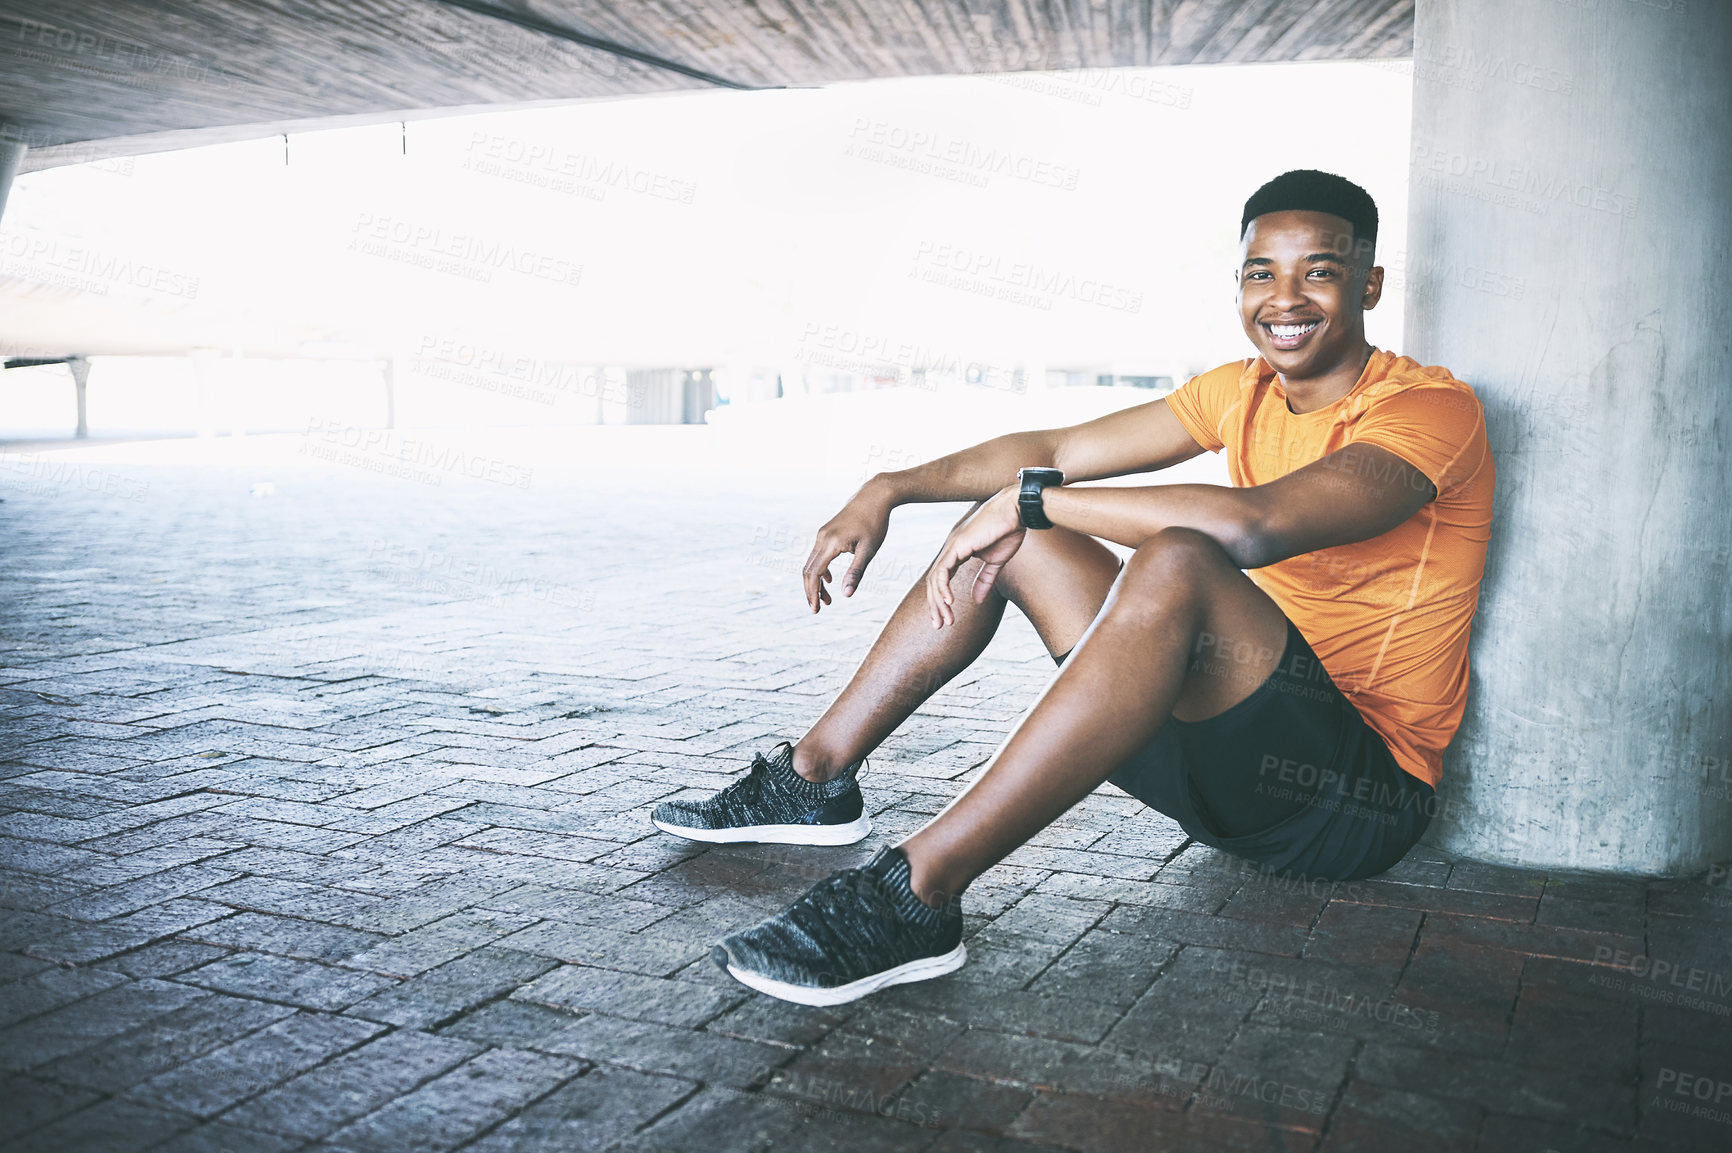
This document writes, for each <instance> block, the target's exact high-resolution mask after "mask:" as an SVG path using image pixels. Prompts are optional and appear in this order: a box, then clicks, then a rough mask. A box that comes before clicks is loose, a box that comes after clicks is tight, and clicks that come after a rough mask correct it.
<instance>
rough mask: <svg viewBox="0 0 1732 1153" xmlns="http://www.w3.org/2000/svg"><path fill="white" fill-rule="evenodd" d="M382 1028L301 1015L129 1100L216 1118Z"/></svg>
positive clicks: (141, 1088) (155, 1081) (181, 1069)
mask: <svg viewBox="0 0 1732 1153" xmlns="http://www.w3.org/2000/svg"><path fill="white" fill-rule="evenodd" d="M383 1028H384V1026H382V1025H374V1024H372V1023H370V1022H365V1021H354V1020H350V1019H348V1018H345V1017H331V1016H325V1015H322V1014H312V1013H297V1014H295V1015H294V1016H292V1017H289V1018H286V1019H285V1020H282V1021H279V1022H277V1023H276V1024H275V1025H271V1026H269V1027H268V1028H265V1029H261V1030H259V1031H258V1032H256V1033H252V1034H249V1035H248V1036H246V1037H243V1038H241V1039H240V1040H238V1041H234V1042H231V1043H230V1044H228V1045H224V1046H223V1047H222V1048H220V1049H216V1050H213V1051H212V1052H210V1053H206V1054H205V1055H204V1056H202V1057H198V1058H196V1059H194V1060H192V1061H187V1062H185V1063H184V1064H181V1065H179V1066H177V1067H176V1068H174V1069H171V1070H169V1071H168V1072H165V1073H162V1074H160V1075H158V1076H156V1077H153V1078H151V1079H150V1080H148V1081H145V1082H142V1083H140V1084H138V1085H136V1086H134V1087H133V1088H132V1089H131V1090H130V1092H129V1096H131V1097H132V1098H134V1099H135V1100H139V1101H153V1102H157V1103H160V1104H162V1105H165V1106H167V1107H169V1108H172V1109H176V1110H179V1111H180V1112H183V1113H190V1114H192V1115H194V1116H196V1117H212V1116H215V1115H216V1114H217V1113H220V1112H222V1111H223V1110H225V1109H227V1108H229V1107H230V1106H231V1105H234V1104H235V1103H236V1102H239V1101H244V1100H246V1099H247V1098H248V1097H251V1096H253V1095H254V1094H256V1093H258V1092H260V1091H262V1090H264V1089H268V1088H270V1087H271V1086H272V1085H275V1084H277V1083H278V1082H280V1081H284V1080H287V1079H288V1078H290V1077H293V1076H294V1075H295V1074H297V1073H300V1072H302V1071H303V1070H306V1069H310V1068H312V1067H313V1066H314V1065H317V1064H319V1063H320V1062H322V1061H324V1060H326V1059H327V1058H329V1057H332V1056H334V1055H335V1054H337V1053H341V1052H343V1051H344V1050H345V1049H351V1048H354V1047H355V1046H356V1045H359V1044H361V1043H362V1042H364V1041H366V1040H367V1039H368V1038H369V1037H372V1036H374V1035H375V1034H377V1033H378V1032H380V1030H382V1029H383Z"/></svg>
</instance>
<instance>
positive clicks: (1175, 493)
mask: <svg viewBox="0 0 1732 1153" xmlns="http://www.w3.org/2000/svg"><path fill="white" fill-rule="evenodd" d="M1436 495H1437V490H1436V489H1435V488H1433V487H1432V483H1431V481H1430V480H1429V479H1427V478H1426V476H1425V475H1424V474H1423V473H1421V472H1420V471H1419V470H1418V469H1416V468H1414V467H1413V466H1412V465H1410V464H1408V463H1407V462H1406V461H1405V460H1403V459H1401V457H1399V456H1397V455H1396V454H1395V453H1393V452H1390V451H1389V450H1388V449H1385V448H1380V447H1378V446H1376V445H1348V446H1347V447H1346V448H1343V449H1341V450H1339V451H1337V452H1333V453H1330V454H1329V455H1328V456H1326V457H1324V458H1323V459H1322V460H1318V461H1314V462H1312V463H1311V464H1308V465H1306V466H1305V467H1304V468H1301V469H1296V470H1295V471H1293V472H1291V473H1289V474H1287V475H1286V476H1284V477H1282V478H1281V479H1280V480H1276V481H1271V482H1270V483H1268V484H1262V485H1256V486H1254V487H1249V488H1224V487H1221V486H1219V485H1210V484H1172V485H1158V486H1151V487H1146V488H1070V487H1068V486H1067V487H1063V488H1049V489H1047V490H1046V491H1045V493H1044V494H1043V497H1042V503H1043V504H1044V506H1045V510H1046V515H1047V519H1048V520H1050V521H1052V523H1053V524H1055V525H1058V526H1060V527H1062V528H1068V529H1072V530H1074V531H1076V532H1081V533H1087V534H1088V535H1090V536H1096V537H1101V538H1102V539H1105V540H1110V541H1113V542H1115V543H1117V544H1122V545H1125V546H1127V547H1129V548H1140V547H1142V546H1143V545H1144V544H1147V543H1148V542H1149V541H1150V540H1152V539H1153V538H1154V537H1155V535H1156V534H1157V533H1159V532H1161V531H1162V530H1163V529H1168V528H1189V529H1195V530H1197V531H1198V532H1201V533H1204V534H1206V535H1208V536H1210V537H1213V538H1214V540H1215V541H1216V543H1218V544H1219V545H1220V546H1221V547H1222V548H1223V549H1224V550H1225V551H1226V553H1227V555H1228V556H1229V557H1231V558H1232V559H1233V562H1234V563H1235V564H1237V565H1238V566H1239V567H1240V568H1261V567H1262V566H1264V565H1269V564H1274V563H1275V562H1276V561H1281V560H1286V559H1287V558H1288V557H1292V556H1299V555H1301V554H1303V553H1308V552H1315V551H1317V550H1318V549H1322V548H1331V547H1333V546H1335V545H1342V544H1350V543H1352V542H1353V541H1360V540H1369V539H1370V538H1372V537H1374V536H1380V535H1382V534H1383V533H1386V532H1388V531H1389V530H1390V529H1392V528H1395V527H1396V526H1397V525H1399V524H1401V523H1402V522H1403V521H1405V520H1407V518H1408V517H1410V516H1412V515H1413V514H1414V513H1416V512H1418V511H1419V510H1420V508H1422V507H1423V506H1424V505H1425V504H1426V502H1427V501H1430V500H1431V499H1433V498H1434V497H1435V496H1436ZM1026 533H1027V530H1026V529H1024V528H1023V527H1022V524H1021V519H1020V517H1019V516H1018V513H1017V506H1016V489H1015V488H1014V487H1011V486H1006V487H1005V488H1003V489H1001V490H1000V491H999V492H998V493H996V494H995V495H994V496H993V497H992V498H991V499H990V500H988V501H987V502H986V503H985V504H983V505H981V506H980V507H979V508H978V509H975V510H974V512H973V513H972V514H971V515H970V516H969V517H968V518H967V519H966V520H964V521H963V522H962V523H961V524H958V525H957V526H956V527H955V528H953V529H951V530H950V536H949V538H948V539H946V540H945V542H944V546H943V547H942V548H941V549H939V551H938V559H937V560H936V561H934V562H933V565H932V568H931V570H929V571H928V573H927V577H926V602H927V606H928V607H929V609H930V610H931V613H932V623H933V624H934V625H935V626H936V627H939V628H942V627H943V626H944V625H946V624H949V623H950V622H951V621H952V619H953V613H952V610H951V590H950V580H951V577H952V576H953V575H954V574H955V572H956V570H957V569H958V568H959V567H961V565H962V564H963V563H964V562H966V561H967V560H968V559H969V558H970V557H976V556H978V557H982V558H983V559H985V561H986V563H985V564H984V565H983V566H982V567H981V570H980V572H979V574H978V575H977V576H976V577H975V581H974V591H973V599H974V600H975V602H976V603H978V602H980V601H982V600H985V599H986V595H987V593H988V591H989V590H990V589H991V588H992V585H993V582H994V581H996V580H997V578H998V573H999V571H1000V570H1001V569H1002V568H1003V567H1004V565H1005V563H1006V562H1007V561H1009V559H1010V558H1011V556H1013V555H1014V554H1015V552H1016V549H1017V548H1018V547H1019V546H1020V544H1021V541H1022V538H1023V537H1024V536H1025V535H1026Z"/></svg>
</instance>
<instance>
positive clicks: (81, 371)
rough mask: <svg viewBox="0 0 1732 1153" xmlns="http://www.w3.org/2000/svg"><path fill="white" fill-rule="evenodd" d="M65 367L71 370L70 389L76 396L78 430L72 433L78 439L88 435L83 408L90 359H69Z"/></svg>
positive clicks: (76, 357)
mask: <svg viewBox="0 0 1732 1153" xmlns="http://www.w3.org/2000/svg"><path fill="white" fill-rule="evenodd" d="M66 367H67V368H70V369H71V370H72V388H73V391H74V392H76V393H77V394H78V428H77V429H76V430H74V432H73V433H72V435H73V436H75V437H79V438H80V439H82V438H84V437H87V436H89V435H90V421H89V420H88V419H87V415H86V408H85V386H86V385H88V384H89V383H90V358H89V357H85V356H74V357H69V358H68V359H67V361H66Z"/></svg>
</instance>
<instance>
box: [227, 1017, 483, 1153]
mask: <svg viewBox="0 0 1732 1153" xmlns="http://www.w3.org/2000/svg"><path fill="white" fill-rule="evenodd" d="M480 1052H481V1047H480V1046H478V1045H475V1044H473V1043H470V1042H467V1041H461V1040H458V1039H457V1038H454V1037H435V1036H432V1035H430V1034H427V1033H418V1032H415V1031H413V1030H405V1031H402V1032H397V1033H391V1034H388V1035H386V1036H383V1037H379V1038H378V1039H376V1040H373V1041H369V1042H367V1043H366V1044H365V1045H362V1046H361V1047H360V1048H358V1049H353V1050H350V1051H349V1052H347V1053H344V1054H343V1055H342V1056H340V1057H336V1058H333V1059H332V1060H330V1061H328V1062H326V1063H325V1064H323V1065H320V1066H319V1067H318V1068H316V1069H312V1070H309V1071H308V1072H305V1073H302V1074H301V1075H300V1076H298V1077H296V1078H294V1079H293V1080H291V1081H288V1082H286V1083H285V1084H282V1085H280V1086H278V1087H277V1088H275V1089H272V1090H270V1091H268V1092H266V1093H263V1094H260V1095H259V1096H257V1097H254V1098H253V1099H252V1100H250V1101H248V1102H246V1103H245V1104H243V1105H240V1106H238V1107H237V1108H235V1109H233V1110H231V1111H230V1112H228V1113H227V1114H225V1115H224V1117H223V1119H224V1120H225V1121H230V1122H233V1123H234V1124H236V1125H239V1126H242V1127H244V1128H248V1129H255V1130H265V1131H268V1132H271V1133H280V1134H286V1135H288V1136H293V1137H301V1138H305V1139H313V1138H319V1137H324V1136H326V1135H327V1134H329V1133H331V1132H333V1131H335V1130H337V1129H339V1128H341V1127H342V1126H344V1125H346V1124H348V1123H349V1122H351V1121H353V1120H355V1119H356V1118H358V1117H362V1116H365V1115H366V1114H368V1113H371V1112H372V1111H373V1110H375V1109H378V1108H380V1107H381V1106H384V1105H387V1104H389V1103H390V1102H391V1101H393V1100H395V1099H396V1098H398V1097H401V1096H403V1095H404V1094H405V1093H408V1092H410V1091H411V1090H413V1089H415V1088H416V1087H417V1086H419V1085H421V1084H423V1083H424V1082H427V1081H431V1080H432V1079H433V1078H435V1077H437V1076H439V1075H440V1074H441V1073H444V1072H446V1071H447V1070H449V1069H451V1068H453V1067H454V1066H456V1065H459V1064H461V1063H462V1062H464V1061H467V1060H469V1059H470V1058H472V1057H474V1056H476V1055H477V1054H479V1053H480Z"/></svg>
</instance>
